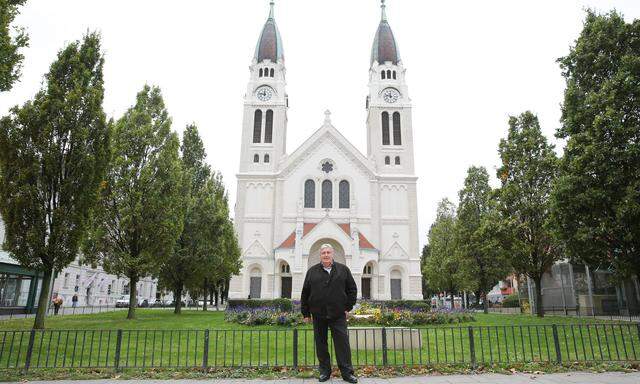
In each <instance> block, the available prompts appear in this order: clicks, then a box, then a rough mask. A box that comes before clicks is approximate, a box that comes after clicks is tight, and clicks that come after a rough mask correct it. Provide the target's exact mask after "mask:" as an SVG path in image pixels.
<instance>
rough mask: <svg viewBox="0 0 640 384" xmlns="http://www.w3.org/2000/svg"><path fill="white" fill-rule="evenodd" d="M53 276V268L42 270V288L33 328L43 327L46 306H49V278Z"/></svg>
mask: <svg viewBox="0 0 640 384" xmlns="http://www.w3.org/2000/svg"><path fill="white" fill-rule="evenodd" d="M52 278H53V268H50V269H48V270H46V271H45V272H44V276H43V277H42V288H40V297H39V298H38V311H37V312H36V320H35V321H34V322H33V329H44V320H45V318H46V317H47V307H48V306H49V296H50V295H51V291H50V288H51V279H52Z"/></svg>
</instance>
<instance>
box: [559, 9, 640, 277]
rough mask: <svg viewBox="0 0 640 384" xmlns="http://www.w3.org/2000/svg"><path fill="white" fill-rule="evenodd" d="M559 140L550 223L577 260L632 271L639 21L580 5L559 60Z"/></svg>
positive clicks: (638, 193)
mask: <svg viewBox="0 0 640 384" xmlns="http://www.w3.org/2000/svg"><path fill="white" fill-rule="evenodd" d="M559 63H560V66H561V68H562V71H563V73H562V74H563V76H564V78H565V80H566V84H567V88H566V90H565V95H564V103H563V105H562V127H561V128H560V129H559V130H558V132H557V136H558V137H560V138H563V139H566V140H567V146H566V148H565V152H564V157H563V159H562V162H561V173H560V177H559V178H558V180H557V183H556V185H555V189H554V194H553V201H554V205H553V208H554V210H553V212H554V218H555V220H554V221H555V223H556V225H555V227H556V229H557V233H558V235H559V237H560V238H561V239H562V240H563V241H564V242H565V243H566V246H567V254H568V255H569V256H570V257H572V258H573V259H574V260H577V261H578V262H585V263H588V264H592V265H598V264H600V263H603V264H605V265H606V266H607V267H608V266H610V265H612V266H613V267H614V269H615V270H616V271H618V272H619V273H621V274H623V275H629V274H633V273H635V274H640V128H639V127H640V20H634V21H633V22H631V23H626V22H625V21H624V19H623V17H622V15H620V14H619V13H617V12H615V11H612V12H610V13H608V14H604V15H599V14H596V13H595V12H593V11H587V17H586V20H585V22H584V27H583V30H582V32H581V34H580V36H579V37H578V39H577V40H576V42H575V46H573V47H572V48H571V50H570V52H569V54H568V55H567V56H565V57H563V58H561V59H559Z"/></svg>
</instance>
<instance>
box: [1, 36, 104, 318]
mask: <svg viewBox="0 0 640 384" xmlns="http://www.w3.org/2000/svg"><path fill="white" fill-rule="evenodd" d="M103 63H104V59H103V56H102V53H101V52H100V37H99V36H98V35H97V34H95V33H90V34H87V35H86V36H85V37H84V38H83V40H82V42H80V41H76V42H74V43H71V44H69V45H68V46H67V47H65V48H64V49H63V50H61V51H60V52H59V53H58V57H57V60H56V61H55V62H54V63H53V64H52V65H51V67H50V69H49V73H48V74H47V75H46V77H45V84H46V86H45V87H44V89H42V90H40V91H39V92H38V93H37V94H36V96H35V98H34V100H33V101H29V102H27V103H25V104H24V105H23V106H22V107H17V106H16V107H14V108H13V109H12V110H11V113H10V114H9V115H8V116H6V117H4V118H3V119H2V120H1V121H0V201H1V202H2V204H0V212H1V213H2V216H3V217H4V220H5V223H6V240H5V244H4V245H5V248H6V249H7V250H8V251H9V252H11V253H12V254H13V256H14V257H15V258H16V259H17V260H18V262H19V263H20V264H21V265H22V266H24V267H27V268H33V269H36V270H38V271H41V272H43V280H42V289H41V290H40V297H39V299H38V310H37V314H36V318H35V322H34V325H33V326H34V328H36V329H42V328H44V320H45V315H46V309H47V306H48V304H49V295H50V288H51V282H52V278H53V275H54V272H55V271H59V270H61V269H62V268H64V267H66V266H67V265H69V263H71V262H72V261H73V260H74V259H75V258H76V256H77V252H78V249H79V246H80V242H81V238H82V236H83V235H84V233H85V230H86V227H87V221H88V218H89V215H90V212H91V210H92V208H93V207H94V205H95V203H96V200H97V195H98V189H99V185H100V182H101V181H102V179H103V176H104V174H105V170H106V168H107V164H108V160H109V128H108V126H107V123H106V117H105V114H104V111H103V110H102V100H103V95H104V87H103V78H102V66H103Z"/></svg>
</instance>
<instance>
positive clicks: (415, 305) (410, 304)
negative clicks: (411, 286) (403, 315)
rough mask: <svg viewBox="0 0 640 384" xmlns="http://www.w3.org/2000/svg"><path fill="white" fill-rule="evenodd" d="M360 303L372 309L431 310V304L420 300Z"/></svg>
mask: <svg viewBox="0 0 640 384" xmlns="http://www.w3.org/2000/svg"><path fill="white" fill-rule="evenodd" d="M361 303H362V305H368V306H371V307H373V308H392V309H422V310H425V311H428V310H430V309H431V302H426V301H420V300H384V301H363V302H361Z"/></svg>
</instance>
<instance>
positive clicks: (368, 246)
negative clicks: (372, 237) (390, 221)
mask: <svg viewBox="0 0 640 384" xmlns="http://www.w3.org/2000/svg"><path fill="white" fill-rule="evenodd" d="M359 244H360V248H365V249H376V247H374V246H373V244H371V242H370V241H369V240H367V238H366V237H364V235H363V234H362V232H360V242H359Z"/></svg>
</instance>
